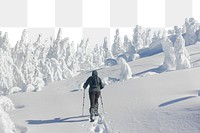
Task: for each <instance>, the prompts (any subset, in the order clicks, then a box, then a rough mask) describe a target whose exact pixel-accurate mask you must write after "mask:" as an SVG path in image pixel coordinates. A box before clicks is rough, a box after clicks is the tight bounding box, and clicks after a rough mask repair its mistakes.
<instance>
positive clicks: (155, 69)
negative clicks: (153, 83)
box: [133, 66, 166, 76]
mask: <svg viewBox="0 0 200 133" xmlns="http://www.w3.org/2000/svg"><path fill="white" fill-rule="evenodd" d="M148 72H155V73H162V72H166V69H164V68H163V67H162V66H159V67H156V68H152V69H149V70H145V71H143V72H139V73H136V74H133V76H139V75H142V74H145V73H148Z"/></svg>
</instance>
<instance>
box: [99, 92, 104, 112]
mask: <svg viewBox="0 0 200 133" xmlns="http://www.w3.org/2000/svg"><path fill="white" fill-rule="evenodd" d="M100 98H101V106H102V110H103V113H104V114H105V112H104V107H103V98H102V95H101V94H100Z"/></svg>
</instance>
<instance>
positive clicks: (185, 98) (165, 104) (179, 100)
mask: <svg viewBox="0 0 200 133" xmlns="http://www.w3.org/2000/svg"><path fill="white" fill-rule="evenodd" d="M194 97H196V96H188V97H182V98H178V99H174V100H171V101H168V102H165V103H162V104H160V105H159V107H164V106H168V105H171V104H174V103H177V102H181V101H184V100H187V99H190V98H194Z"/></svg>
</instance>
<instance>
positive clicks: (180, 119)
mask: <svg viewBox="0 0 200 133" xmlns="http://www.w3.org/2000/svg"><path fill="white" fill-rule="evenodd" d="M186 49H187V51H188V53H189V55H190V63H191V66H192V67H193V68H191V69H184V70H177V71H166V70H164V69H162V68H161V67H160V66H161V65H162V64H163V60H164V54H163V53H160V54H156V55H153V56H150V57H145V58H141V59H138V60H136V61H134V62H129V63H128V64H129V66H130V68H131V70H132V73H133V75H132V76H133V78H132V79H129V80H126V81H123V82H122V81H120V80H119V79H120V76H119V75H120V65H115V66H112V67H105V68H100V69H98V73H99V76H100V77H101V78H102V79H103V81H104V83H105V84H107V85H106V87H105V88H104V89H103V90H102V100H103V106H104V110H105V113H103V110H102V105H101V100H100V99H99V112H100V113H101V116H100V117H97V118H96V119H95V122H93V123H90V122H89V121H88V118H89V111H88V109H89V98H88V93H86V98H85V107H84V115H83V116H81V113H82V105H83V90H82V89H81V84H82V83H83V82H85V80H86V79H87V78H88V76H90V75H91V71H86V72H82V73H80V74H79V75H77V76H75V77H72V78H69V79H67V80H62V81H56V82H54V83H49V84H48V85H47V86H45V87H44V88H43V91H39V92H27V93H16V94H12V95H9V96H8V97H9V98H10V99H11V100H12V101H13V102H14V105H15V108H16V109H15V110H13V111H11V112H9V114H10V117H11V119H12V120H13V121H14V123H15V126H16V129H17V132H20V133H22V132H23V133H26V132H28V133H47V132H48V133H55V132H58V133H66V132H73V133H88V132H91V133H92V132H97V133H108V132H111V133H198V132H200V111H199V110H200V104H199V103H200V97H199V94H200V93H199V92H200V82H199V79H200V67H199V66H200V60H199V59H200V52H199V49H200V44H197V45H191V46H188V47H186Z"/></svg>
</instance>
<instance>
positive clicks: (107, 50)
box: [103, 37, 114, 60]
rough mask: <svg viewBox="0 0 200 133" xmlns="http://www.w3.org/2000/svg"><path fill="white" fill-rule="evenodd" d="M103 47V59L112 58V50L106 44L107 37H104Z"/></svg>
mask: <svg viewBox="0 0 200 133" xmlns="http://www.w3.org/2000/svg"><path fill="white" fill-rule="evenodd" d="M103 49H104V52H105V55H104V60H106V59H108V58H114V57H113V54H112V52H111V50H110V46H109V45H108V39H107V37H105V38H104V42H103Z"/></svg>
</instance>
